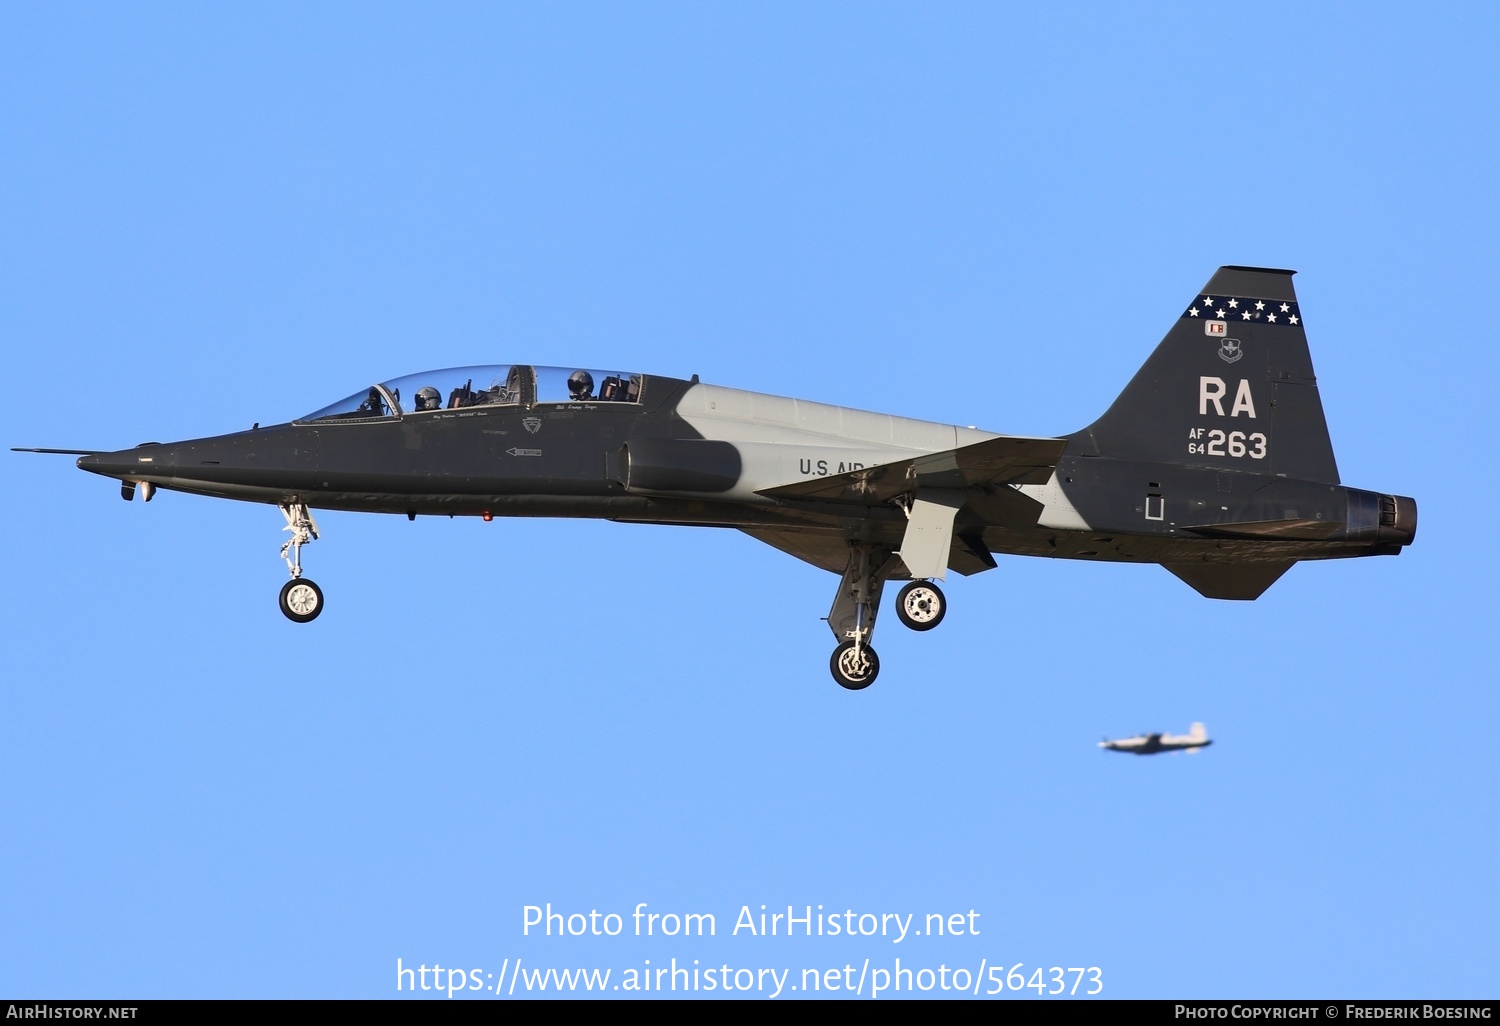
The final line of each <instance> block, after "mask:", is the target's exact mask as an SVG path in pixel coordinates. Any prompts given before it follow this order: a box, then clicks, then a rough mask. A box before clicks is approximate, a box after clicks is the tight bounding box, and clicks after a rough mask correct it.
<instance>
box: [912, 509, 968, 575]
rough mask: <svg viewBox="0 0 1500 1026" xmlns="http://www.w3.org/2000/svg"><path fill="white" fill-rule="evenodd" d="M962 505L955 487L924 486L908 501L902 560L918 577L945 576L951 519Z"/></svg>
mask: <svg viewBox="0 0 1500 1026" xmlns="http://www.w3.org/2000/svg"><path fill="white" fill-rule="evenodd" d="M963 504H964V493H963V492H961V491H958V490H957V489H946V488H924V489H922V490H921V491H919V492H917V497H916V499H915V501H913V502H912V504H911V516H910V518H909V519H908V520H907V522H906V534H905V535H904V536H903V537H902V539H901V551H900V553H899V555H900V556H901V562H903V563H905V564H906V569H907V570H908V571H909V572H910V573H911V575H912V577H913V578H915V579H917V580H931V579H934V578H935V579H937V580H943V579H945V578H946V577H947V575H948V550H949V549H951V548H952V546H953V518H954V517H955V516H957V515H958V510H959V507H961V506H962V505H963Z"/></svg>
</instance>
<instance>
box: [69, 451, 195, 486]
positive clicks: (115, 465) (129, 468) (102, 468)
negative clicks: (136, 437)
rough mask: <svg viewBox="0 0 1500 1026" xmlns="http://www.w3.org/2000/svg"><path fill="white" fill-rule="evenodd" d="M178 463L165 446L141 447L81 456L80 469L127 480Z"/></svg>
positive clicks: (79, 460) (79, 459)
mask: <svg viewBox="0 0 1500 1026" xmlns="http://www.w3.org/2000/svg"><path fill="white" fill-rule="evenodd" d="M175 462H176V461H175V460H174V459H172V456H171V451H170V450H169V449H168V448H167V447H166V446H164V445H154V444H152V445H139V446H136V447H135V448H134V449H121V450H120V451H119V452H101V453H98V454H96V455H93V456H80V457H79V458H78V469H79V470H87V471H88V472H89V473H91V474H102V475H104V476H105V477H116V478H126V477H134V476H136V475H146V474H150V473H152V471H153V469H154V468H158V467H170V466H172V465H173V464H174V463H175Z"/></svg>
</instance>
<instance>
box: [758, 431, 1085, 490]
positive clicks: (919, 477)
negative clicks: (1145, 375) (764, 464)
mask: <svg viewBox="0 0 1500 1026" xmlns="http://www.w3.org/2000/svg"><path fill="white" fill-rule="evenodd" d="M1067 445H1068V440H1067V439H1065V438H1008V437H1002V438H990V439H987V440H985V441H983V442H975V443H974V444H973V445H965V446H962V447H961V448H958V449H947V450H945V451H943V452H934V453H927V454H926V455H922V456H915V457H912V458H911V459H906V460H897V461H895V462H894V463H882V464H880V465H878V466H874V467H866V468H865V469H863V470H856V471H853V472H851V473H848V474H836V475H832V476H829V477H819V478H814V479H813V480H810V481H798V482H796V483H794V484H788V485H779V486H777V487H775V488H762V489H761V490H760V491H759V493H758V494H760V495H766V496H769V497H771V498H773V499H821V500H823V501H825V502H853V503H858V504H860V505H863V506H875V505H879V504H881V503H884V502H887V501H889V500H891V499H894V498H895V497H896V496H898V495H902V494H905V493H907V492H910V491H912V490H913V489H914V488H917V487H925V488H957V489H966V488H973V487H976V486H978V485H1002V484H1046V483H1047V480H1048V479H1049V478H1050V477H1051V476H1052V471H1053V470H1054V469H1055V468H1056V467H1057V461H1058V460H1060V459H1061V458H1062V454H1063V450H1064V449H1066V448H1067Z"/></svg>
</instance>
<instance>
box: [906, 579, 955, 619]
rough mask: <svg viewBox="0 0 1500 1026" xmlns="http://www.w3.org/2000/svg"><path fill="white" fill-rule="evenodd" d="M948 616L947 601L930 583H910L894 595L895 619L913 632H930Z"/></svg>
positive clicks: (939, 590)
mask: <svg viewBox="0 0 1500 1026" xmlns="http://www.w3.org/2000/svg"><path fill="white" fill-rule="evenodd" d="M947 615H948V600H947V599H946V598H945V597H944V596H943V592H942V589H940V588H939V587H938V586H937V585H936V584H933V583H932V582H931V581H912V582H911V583H910V584H908V585H907V586H906V587H904V588H902V589H901V591H900V592H898V593H897V595H896V619H898V620H900V621H901V622H902V623H904V624H905V625H906V626H908V627H910V628H911V629H912V630H914V631H930V630H932V629H933V628H934V627H936V626H937V625H938V624H940V623H942V622H943V617H945V616H947Z"/></svg>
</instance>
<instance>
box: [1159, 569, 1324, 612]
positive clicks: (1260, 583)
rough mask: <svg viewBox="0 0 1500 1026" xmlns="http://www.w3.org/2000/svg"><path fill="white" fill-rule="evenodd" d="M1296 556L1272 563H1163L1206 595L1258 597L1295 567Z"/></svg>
mask: <svg viewBox="0 0 1500 1026" xmlns="http://www.w3.org/2000/svg"><path fill="white" fill-rule="evenodd" d="M1295 562H1296V560H1295V559H1284V560H1279V561H1276V562H1270V563H1163V564H1162V566H1164V567H1166V568H1167V569H1168V570H1170V571H1172V573H1174V574H1176V575H1177V576H1178V577H1179V578H1181V579H1182V580H1183V581H1186V582H1187V584H1188V586H1189V587H1191V588H1192V589H1193V590H1194V591H1196V592H1197V593H1198V594H1200V595H1202V596H1203V597H1204V598H1216V599H1241V600H1243V601H1246V602H1248V601H1251V600H1252V599H1258V598H1260V596H1261V595H1262V594H1263V593H1264V592H1265V590H1266V589H1267V588H1269V587H1270V586H1271V585H1273V584H1275V583H1276V582H1277V581H1278V580H1280V579H1281V575H1282V574H1284V573H1286V572H1287V571H1288V570H1290V569H1291V568H1292V564H1293V563H1295Z"/></svg>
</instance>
